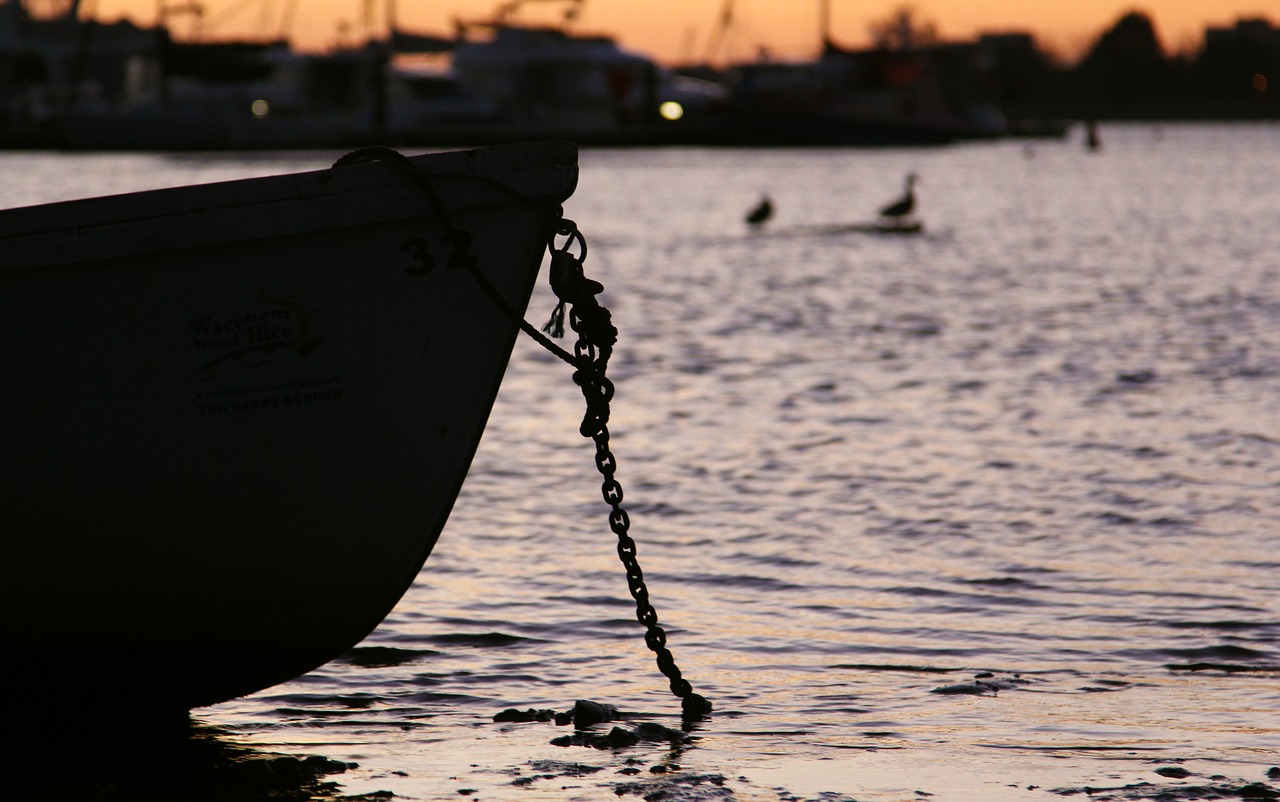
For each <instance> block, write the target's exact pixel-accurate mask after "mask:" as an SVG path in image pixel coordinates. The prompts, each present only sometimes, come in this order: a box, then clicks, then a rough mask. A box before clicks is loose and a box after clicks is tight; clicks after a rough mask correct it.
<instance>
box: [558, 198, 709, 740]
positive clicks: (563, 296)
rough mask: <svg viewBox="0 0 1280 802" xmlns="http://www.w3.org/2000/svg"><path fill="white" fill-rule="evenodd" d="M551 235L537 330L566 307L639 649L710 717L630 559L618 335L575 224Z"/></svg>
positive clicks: (587, 427)
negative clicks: (615, 438)
mask: <svg viewBox="0 0 1280 802" xmlns="http://www.w3.org/2000/svg"><path fill="white" fill-rule="evenodd" d="M557 233H558V234H560V235H562V236H564V237H566V241H565V243H564V245H563V247H559V248H557V247H556V245H555V241H554V238H553V239H552V242H551V244H550V248H551V286H552V289H553V290H554V291H555V293H556V297H557V298H559V300H560V303H559V304H558V305H557V307H556V311H555V312H553V313H552V318H551V321H549V322H548V324H547V326H545V327H544V328H543V330H544V331H548V332H550V333H551V334H552V336H556V335H557V334H558V333H560V332H562V331H563V318H564V315H565V307H566V305H567V306H568V318H569V326H570V328H572V329H573V331H574V332H576V333H577V342H576V343H575V344H574V347H573V354H574V364H575V365H576V367H577V370H575V371H574V374H573V381H574V383H576V384H577V385H578V387H579V388H580V389H581V390H582V397H583V398H584V399H585V400H586V404H587V409H586V413H585V415H584V416H583V418H582V424H581V425H580V426H579V427H578V431H579V432H580V433H581V434H582V436H583V437H588V438H590V439H591V440H592V441H593V442H594V443H595V446H596V470H598V471H599V472H600V475H601V477H603V481H602V482H601V484H600V494H601V496H603V498H604V502H605V503H606V504H608V505H609V529H610V530H611V531H612V532H613V533H614V534H615V535H617V537H618V558H619V559H620V560H621V561H622V565H623V568H624V569H625V570H626V574H627V589H628V590H629V591H630V592H631V598H632V599H634V600H635V603H636V620H638V621H639V622H640V623H641V624H643V625H644V626H645V629H646V631H645V638H644V642H645V645H646V646H648V647H649V649H650V650H651V651H653V653H654V655H655V656H656V658H657V663H658V670H659V671H661V672H662V674H663V675H664V676H665V677H666V678H667V679H668V680H669V681H670V687H671V693H673V694H675V695H676V696H677V697H679V698H680V700H681V706H682V707H683V709H684V713H685V715H686V716H691V717H697V716H702V715H705V714H706V713H708V712H710V710H711V703H710V702H709V701H707V699H706V698H704V697H702V696H700V695H698V694H696V693H694V692H693V686H692V685H690V684H689V681H688V680H687V679H685V678H684V676H683V675H682V674H681V672H680V668H679V667H678V666H677V665H676V661H675V657H674V656H673V655H672V654H671V650H670V649H668V648H667V632H666V630H665V629H663V628H662V627H661V626H660V625H659V624H658V612H657V610H655V609H654V607H653V604H652V603H651V602H650V601H649V589H648V587H647V586H646V585H645V581H644V571H643V570H641V568H640V562H639V559H638V558H637V555H636V542H635V540H634V539H633V538H632V537H631V516H629V515H628V514H627V511H626V510H625V509H624V508H623V506H622V500H623V490H622V485H621V483H619V482H618V480H617V478H616V477H615V474H616V471H617V465H618V463H617V459H616V458H615V457H614V455H613V452H612V451H611V450H610V449H609V403H610V402H611V401H612V400H613V394H614V386H613V382H612V381H610V379H609V377H608V376H607V375H606V374H607V372H608V367H609V357H610V356H612V354H613V346H614V344H615V343H616V342H617V339H618V330H617V328H615V327H614V325H613V321H612V315H611V314H610V312H609V310H608V309H606V308H605V307H603V306H601V305H600V303H599V301H597V300H596V295H597V294H599V293H600V292H602V291H603V290H604V286H603V285H601V284H599V283H598V282H595V281H592V280H591V279H589V278H587V277H586V276H585V274H584V273H583V270H582V262H583V260H584V259H585V258H586V255H587V244H586V240H585V239H584V238H583V236H582V233H581V232H579V231H578V227H577V225H576V224H574V222H573V221H572V220H564V219H562V220H561V221H560V225H559V227H558V228H557ZM575 243H576V244H578V245H579V246H580V248H581V254H580V255H579V256H574V255H573V254H572V253H571V248H572V247H573V245H574V244H575Z"/></svg>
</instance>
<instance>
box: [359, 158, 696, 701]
mask: <svg viewBox="0 0 1280 802" xmlns="http://www.w3.org/2000/svg"><path fill="white" fill-rule="evenodd" d="M363 161H383V162H386V163H388V164H390V165H392V166H393V167H395V168H396V169H398V170H400V171H402V172H403V173H405V174H406V175H408V176H409V177H410V178H412V179H413V180H414V181H415V182H416V183H417V184H418V186H419V187H420V188H421V189H422V191H423V193H424V194H425V196H426V198H427V201H428V202H429V203H430V205H431V207H432V209H433V210H434V211H435V213H436V215H437V217H438V218H439V220H440V223H441V225H442V226H443V227H444V229H445V234H444V238H443V244H446V245H452V246H453V248H452V253H451V254H450V256H449V262H448V265H449V267H451V268H455V267H457V268H465V269H466V270H467V272H468V273H470V274H471V276H472V278H474V279H475V281H476V283H477V284H478V285H479V286H480V288H481V289H482V290H483V291H484V293H485V294H486V295H488V296H489V298H490V300H492V301H493V303H494V305H495V306H497V307H498V309H500V310H501V311H502V312H503V314H505V315H506V316H507V317H509V318H511V319H512V320H513V321H515V323H516V324H517V325H518V326H519V327H520V329H521V330H522V331H524V332H525V333H526V334H528V335H529V336H530V337H531V338H532V339H533V340H535V341H536V342H537V343H538V344H539V345H541V346H542V347H543V348H545V349H547V351H549V352H551V353H552V354H554V355H555V356H557V357H559V358H560V359H562V360H564V361H565V362H567V363H569V364H570V365H572V366H573V367H574V368H575V370H574V373H573V381H574V383H576V384H577V385H578V387H579V388H580V389H581V390H582V396H583V398H584V399H585V400H586V403H587V411H586V414H585V415H584V416H583V419H582V424H581V425H580V426H579V427H578V431H579V432H580V433H581V434H582V436H583V437H588V438H590V439H591V440H592V441H593V442H594V443H595V446H596V469H597V470H598V471H599V472H600V475H601V476H602V477H604V481H603V482H602V484H601V486H600V490H601V494H602V495H603V496H604V500H605V503H606V504H608V505H609V529H610V530H611V531H612V532H613V533H614V534H615V535H617V537H618V557H619V559H620V560H621V561H622V565H623V568H624V569H625V570H626V574H627V589H628V590H629V591H630V592H631V598H632V599H634V600H635V603H636V620H638V621H639V622H640V623H641V624H643V625H644V626H645V637H644V642H645V645H646V646H648V647H649V649H650V650H651V651H652V652H653V653H654V655H655V656H656V658H657V663H658V670H659V671H661V672H662V674H663V676H665V677H666V678H667V679H668V680H669V681H670V687H671V693H672V694H674V695H675V696H677V697H678V698H679V699H680V703H681V708H682V709H683V711H684V715H685V717H686V718H687V719H697V718H701V717H702V716H705V715H706V714H707V713H709V712H711V702H710V701H708V700H707V699H706V698H705V697H703V696H701V695H699V694H697V693H694V692H693V686H692V685H690V684H689V681H688V680H687V679H685V678H684V676H683V675H682V674H681V672H680V668H679V666H677V665H676V661H675V657H674V656H673V655H672V654H671V650H670V649H668V648H667V632H666V630H665V629H663V628H662V626H661V625H659V623H658V612H657V610H655V609H654V607H653V603H652V602H651V601H650V600H649V589H648V587H647V586H646V585H645V581H644V571H642V570H641V568H640V562H639V559H638V558H637V555H636V542H635V540H634V539H633V538H632V537H631V534H630V529H631V518H630V516H629V515H628V514H627V511H626V510H625V509H623V507H622V498H623V492H622V485H621V484H620V483H619V482H618V480H617V478H616V476H615V474H616V472H617V461H616V460H615V458H614V456H613V452H612V451H611V450H610V449H609V402H610V401H612V400H613V392H614V387H613V382H612V381H611V380H610V379H609V377H608V376H607V375H606V374H607V371H608V366H609V357H610V356H612V355H613V346H614V344H615V343H617V341H618V330H617V329H616V328H615V327H614V325H613V321H612V315H611V313H610V312H609V310H608V309H607V308H606V307H604V306H602V305H601V304H600V302H599V301H597V300H596V296H597V295H599V294H600V293H601V292H603V291H604V285H603V284H601V283H599V282H598V281H593V280H592V279H589V278H587V277H586V275H585V274H584V273H583V268H582V263H583V261H584V260H585V259H586V258H587V241H586V238H584V237H583V236H582V232H580V231H579V230H578V226H577V224H576V223H574V222H573V221H572V220H568V219H565V218H564V217H560V218H559V222H558V223H557V225H556V228H555V230H554V231H553V233H552V235H551V239H550V242H548V243H547V247H548V249H549V250H550V252H551V270H550V273H551V275H550V279H551V289H552V291H553V292H554V293H555V295H556V298H557V299H558V303H557V304H556V307H555V310H554V311H553V312H552V314H551V319H550V320H549V321H548V322H547V324H546V325H545V326H543V329H542V331H538V330H537V329H536V328H534V327H533V326H532V325H530V324H529V322H528V321H527V320H525V319H524V317H523V316H522V315H520V314H518V313H517V312H516V311H515V310H514V309H512V308H511V305H510V304H508V303H507V302H506V299H504V298H503V297H502V295H501V294H500V293H499V292H498V291H497V288H495V287H494V286H493V284H492V283H490V281H489V279H488V278H486V277H485V275H484V273H483V272H482V271H481V270H480V266H479V263H478V260H477V259H476V257H475V255H474V254H472V253H471V250H470V248H471V233H470V232H469V231H467V230H465V229H461V228H458V227H456V226H455V225H454V224H453V221H452V220H451V219H450V216H449V213H448V210H447V209H446V208H445V206H444V204H443V203H442V202H441V200H440V197H439V196H438V195H437V194H436V191H435V187H434V186H432V184H431V181H430V179H429V178H428V176H427V175H425V174H424V173H422V172H420V171H419V170H418V169H417V168H415V167H414V166H413V163H412V162H411V161H410V160H409V159H408V158H406V157H405V156H404V155H403V154H401V153H400V152H399V151H396V150H394V149H392V148H386V147H368V148H361V149H359V150H356V151H353V152H351V153H348V154H346V155H345V156H343V157H342V158H340V159H338V160H337V161H336V162H335V163H334V167H340V166H343V165H346V164H354V163H357V162H363ZM556 236H563V237H565V242H564V245H563V246H561V247H557V246H556V243H555V238H556ZM575 245H576V246H577V248H578V250H579V251H580V253H579V255H577V256H575V255H574V254H573V253H572V250H573V247H574V246H575ZM566 316H567V317H568V320H569V325H570V327H571V328H572V329H573V331H574V332H576V333H577V342H576V343H574V347H573V353H572V354H570V353H568V352H567V351H565V350H564V349H563V348H561V347H560V346H558V345H556V344H555V343H554V342H552V341H551V340H550V339H548V338H547V336H546V334H550V335H551V336H552V337H556V338H559V337H562V336H564V322H565V318H566ZM543 332H546V334H544V333H543Z"/></svg>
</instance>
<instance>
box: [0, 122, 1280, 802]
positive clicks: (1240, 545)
mask: <svg viewBox="0 0 1280 802" xmlns="http://www.w3.org/2000/svg"><path fill="white" fill-rule="evenodd" d="M1102 136H1103V148H1102V150H1101V151H1100V152H1096V153H1090V152H1088V151H1086V150H1085V149H1084V147H1083V146H1082V145H1081V143H1080V142H1079V141H1078V139H1068V140H1066V141H1063V142H1035V143H1029V144H1028V143H1021V142H998V143H985V144H977V145H965V146H956V147H948V148H939V149H901V150H872V151H861V150H796V151H787V150H783V151H753V150H722V151H721V150H698V149H666V150H625V151H588V152H584V153H583V154H582V158H581V164H582V178H581V183H580V186H579V189H578V191H577V193H576V194H575V196H574V197H573V198H572V199H571V200H570V201H569V203H568V205H567V208H566V214H567V216H569V217H571V218H573V219H575V220H576V221H577V222H578V223H579V225H580V226H581V228H582V230H583V232H584V233H585V234H586V236H587V238H588V241H589V243H590V252H589V255H588V258H587V268H588V273H589V274H591V275H592V276H594V277H595V278H597V279H599V280H600V281H602V282H603V283H604V284H605V286H606V293H605V295H604V296H603V299H604V302H605V303H606V304H607V305H609V306H610V307H611V308H612V310H613V313H614V318H615V322H616V323H617V324H618V326H619V328H620V330H621V341H620V344H619V347H618V350H617V353H616V355H615V357H614V360H613V364H612V373H613V377H614V379H615V381H616V382H617V386H618V394H617V397H616V399H615V402H614V407H613V418H612V423H611V428H612V432H613V445H614V451H615V453H616V454H617V457H618V459H619V461H620V471H619V478H620V480H621V481H622V483H623V485H624V487H625V488H626V492H627V496H626V499H627V506H628V509H629V510H630V512H631V516H632V533H633V534H634V535H635V536H636V538H637V540H638V541H639V543H640V557H641V562H642V564H643V566H644V568H645V574H646V577H647V578H648V581H649V585H650V591H651V593H652V594H653V597H654V600H655V603H656V605H657V607H658V610H659V613H660V615H661V618H662V620H663V622H664V623H665V624H666V625H667V626H668V628H669V630H670V635H671V645H672V647H673V650H674V652H675V655H676V658H677V660H678V661H679V663H680V665H681V667H682V669H683V670H684V672H685V674H686V675H687V676H688V677H689V678H690V679H691V680H692V681H693V683H694V685H695V687H696V689H697V690H698V691H699V692H701V693H703V694H705V695H706V696H708V697H710V698H711V699H712V701H713V702H714V703H715V705H716V711H715V713H714V714H713V715H712V716H711V717H710V718H709V719H707V720H705V721H703V722H701V723H699V724H698V725H697V726H696V727H695V728H694V729H692V730H691V732H690V735H691V736H692V739H691V741H690V742H688V743H686V744H681V745H672V744H669V743H666V742H647V743H642V744H640V745H638V746H635V747H631V748H629V749H622V750H598V749H592V748H589V747H561V746H555V745H552V744H551V740H552V739H553V738H556V737H557V736H561V735H564V734H566V730H565V729H563V728H558V727H556V726H555V725H554V724H550V723H527V724H497V723H494V722H493V721H492V717H493V715H494V714H495V713H497V712H499V711H501V710H503V709H504V708H508V707H518V708H527V707H533V708H554V709H565V708H567V707H570V706H572V704H573V701H574V700H575V699H579V698H584V699H595V700H598V701H601V702H606V703H610V704H614V705H617V706H618V707H619V708H621V709H623V710H626V711H634V712H635V714H636V718H635V719H634V720H633V721H632V722H631V723H633V724H634V723H635V722H636V721H641V720H643V721H656V722H661V723H664V724H666V725H668V726H671V727H679V726H680V719H679V707H678V704H677V703H676V702H675V700H674V699H672V698H671V697H669V696H668V695H667V694H666V692H665V685H666V683H665V681H664V680H663V679H662V678H661V677H660V676H658V675H657V673H656V671H655V669H654V667H653V663H652V660H651V659H650V656H649V654H648V652H647V651H646V650H645V649H644V645H643V642H642V640H641V634H642V632H641V630H640V629H639V627H638V625H637V624H636V623H635V621H634V618H633V615H632V612H631V607H630V601H629V599H628V598H627V594H626V587H625V583H624V580H623V576H622V573H621V568H620V567H619V566H618V564H617V559H616V555H615V554H614V548H613V542H612V541H613V535H612V534H611V533H610V532H609V530H608V527H607V524H606V521H605V514H606V512H607V508H606V507H604V505H603V504H602V502H601V500H600V496H599V491H598V484H599V482H598V478H597V477H596V476H595V475H594V462H593V449H592V446H591V444H590V443H589V442H588V441H586V440H583V439H582V438H581V437H579V436H578V434H577V425H578V419H579V417H580V403H581V400H580V396H579V395H578V392H577V389H576V387H574V386H573V384H572V383H571V381H570V380H569V377H568V375H567V369H566V368H565V366H564V365H563V364H562V363H560V362H558V361H557V360H555V359H553V358H551V357H549V356H547V355H546V354H544V353H543V352H541V350H540V349H539V347H538V346H537V345H536V344H534V343H532V342H530V341H527V340H523V341H522V342H521V343H520V344H519V345H518V346H517V351H516V354H515V356H514V358H513V360H512V365H511V368H510V371H509V373H508V376H507V380H506V382H505V384H504V386H503V389H502V392H501V394H500V396H499V399H498V403H497V405H496V407H495V409H494V413H493V416H492V418H491V421H490V425H489V428H488V430H487V432H486V434H485V439H484V441H483V443H482V444H481V448H480V450H479V453H478V455H477V457H476V460H475V463H474V465H473V468H472V471H471V474H470V475H469V478H468V480H467V483H466V485H465V487H464V489H463V492H462V495H461V496H460V498H459V501H458V505H457V507H456V509H455V511H454V513H453V516H452V518H451V519H450V522H449V525H448V526H447V528H446V530H445V532H444V535H443V536H442V537H441V540H440V543H439V544H438V546H437V547H436V551H435V553H434V554H433V555H432V557H431V559H430V560H429V562H428V564H427V566H426V568H425V569H424V571H423V573H422V575H421V577H420V579H419V581H418V582H417V584H416V585H415V586H414V587H413V588H412V589H411V591H410V592H409V593H408V595H407V596H406V597H405V598H404V600H403V601H402V602H401V604H400V605H399V606H398V607H397V609H396V610H395V611H394V612H393V613H392V615H391V616H390V617H389V618H388V619H387V620H386V622H385V623H384V624H383V626H382V627H380V628H379V629H378V630H377V631H376V632H375V633H374V634H373V635H371V636H370V638H369V639H368V640H367V641H366V642H365V643H364V644H362V646H361V647H360V648H359V649H357V650H356V651H355V652H353V653H352V654H351V655H348V656H347V657H346V658H344V659H341V660H338V661H335V662H334V663H331V664H330V665H327V666H325V667H323V668H321V669H320V670H318V671H316V672H314V673H312V674H310V675H308V676H306V677H302V678H300V679H298V680H296V681H294V682H291V683H288V684H286V685H282V686H279V687H277V688H273V689H270V690H267V691H264V692H262V693H259V694H256V695H254V696H252V697H249V698H246V699H242V700H238V701H234V702H230V703H227V704H223V705H219V706H216V707H214V708H209V709H205V710H200V711H197V712H196V714H195V717H196V719H197V720H199V721H201V722H205V723H208V724H210V725H216V726H218V727H221V728H223V729H224V730H225V731H226V732H227V733H228V734H227V735H226V737H227V738H228V739H230V740H231V741H234V742H235V743H238V744H247V745H251V746H255V747H258V748H261V749H262V750H264V751H269V752H280V753H285V754H293V755H323V756H324V757H326V758H329V759H332V760H336V761H342V762H346V763H356V764H359V765H358V767H355V768H349V769H348V770H347V771H345V772H343V773H341V774H339V775H335V776H334V777H333V778H332V779H334V780H335V781H337V782H338V783H340V784H341V786H340V788H339V789H338V791H337V792H338V793H342V794H348V795H356V794H369V793H372V792H375V791H390V792H392V793H394V794H395V795H397V796H399V797H402V798H408V799H422V800H432V799H454V798H458V797H459V795H463V796H466V797H468V798H478V799H486V798H487V799H525V800H557V801H559V800H578V799H584V800H585V799H591V800H594V799H607V798H615V795H621V796H622V797H624V798H626V797H628V796H632V795H634V796H636V798H640V797H643V796H645V795H646V794H647V795H654V794H658V793H663V792H665V793H667V794H668V796H667V797H666V798H673V799H716V800H720V799H728V800H733V799H737V800H774V799H779V800H793V799H823V800H839V799H858V800H885V801H888V800H904V799H919V798H934V799H939V800H947V802H951V801H953V800H954V801H955V802H970V801H972V802H978V801H979V800H983V801H985V800H991V799H1026V800H1035V799H1061V798H1063V797H1064V795H1072V794H1076V793H1080V794H1083V789H1085V788H1090V789H1093V791H1094V793H1093V796H1092V798H1095V799H1096V798H1111V799H1147V798H1157V797H1158V796H1159V795H1160V794H1166V795H1172V796H1166V797H1164V798H1174V799H1176V798H1196V797H1195V794H1197V793H1199V794H1201V795H1202V797H1203V796H1204V795H1206V794H1208V795H1212V794H1213V793H1220V794H1221V795H1224V796H1225V795H1229V794H1232V795H1237V796H1238V793H1237V792H1238V791H1239V790H1240V789H1241V788H1248V787H1251V785H1250V784H1255V783H1265V784H1269V787H1271V788H1277V787H1280V778H1276V777H1271V778H1268V776H1267V770H1268V769H1269V768H1270V767H1272V766H1276V765H1277V764H1280V757H1278V753H1280V724H1278V722H1280V715H1277V713H1278V712H1280V603H1278V601H1277V599H1278V596H1280V594H1278V591H1280V549H1278V548H1277V546H1278V544H1280V502H1278V499H1280V432H1278V431H1277V426H1276V423H1277V421H1278V420H1280V181H1278V180H1277V177H1280V126H1275V125H1211V126H1174V125H1168V126H1162V127H1154V126H1110V127H1105V126H1104V127H1103V129H1102ZM335 155H336V154H324V153H302V154H264V155H256V156H249V157H239V156H237V157H230V156H176V157H175V156H162V155H145V154H135V155H94V154H85V155H68V154H0V168H2V169H3V171H4V174H5V176H6V182H5V187H4V189H3V190H0V205H4V206H15V205H21V204H25V203H34V202H41V201H45V200H51V199H61V198H69V197H77V196H84V195H93V194H105V193H110V192H118V191H126V190H132V189H139V188H146V187H153V186H159V185H168V184H182V183H193V182H197V181H208V180H220V179H224V178H231V177H238V176H244V175H262V174H268V173H273V172H279V171H284V170H298V169H311V168H318V167H324V166H327V165H328V164H329V163H330V162H331V161H332V159H333V157H334V156H335ZM908 172H915V173H917V174H919V176H920V178H921V181H920V184H919V185H918V187H917V194H918V197H919V201H920V212H921V214H920V216H921V219H922V220H923V221H924V223H925V232H924V234H922V235H920V236H900V235H899V236H884V235H873V234H867V233H859V232H857V231H854V230H850V229H849V224H853V223H863V222H867V221H870V220H871V219H872V218H873V216H874V212H875V210H876V209H877V208H878V207H879V206H880V205H883V204H884V203H886V202H888V201H889V200H892V199H893V198H894V197H895V196H896V194H897V193H898V192H899V191H900V189H901V183H902V179H903V176H904V175H905V174H906V173H908ZM766 191H767V192H768V193H769V194H770V195H771V196H772V198H773V200H774V203H775V206H776V208H777V213H776V216H775V217H774V218H773V219H772V220H771V221H769V223H768V224H766V226H764V227H763V228H761V229H759V230H756V231H749V230H747V227H746V226H745V225H744V224H743V221H742V215H743V214H744V213H745V212H746V211H747V210H748V209H749V208H750V207H751V206H752V205H754V203H755V201H756V200H757V199H758V198H759V196H760V194H761V193H763V192H766ZM551 307H552V299H551V296H550V295H549V293H548V292H547V291H546V290H545V289H540V290H539V291H538V293H537V295H536V296H535V299H534V302H533V305H532V307H531V309H530V313H529V316H530V318H531V319H532V320H535V321H536V322H539V323H540V322H541V320H542V318H543V317H544V316H545V315H546V314H547V313H548V312H549V311H550V309H551ZM353 535H354V536H359V533H353ZM68 726H69V727H75V726H76V724H75V723H71V724H69V725H68ZM50 748H51V749H55V748H56V747H50ZM655 769H656V771H655ZM1157 769H1159V770H1161V771H1160V772H1157ZM1179 770H1181V771H1179ZM11 771H13V769H12V768H11ZM1276 773H1277V774H1280V772H1276ZM1184 775H1185V776H1184ZM1099 789H1102V790H1099ZM1197 789H1199V790H1197ZM1215 789H1216V790H1215ZM1255 790H1257V789H1255ZM658 798H661V797H658Z"/></svg>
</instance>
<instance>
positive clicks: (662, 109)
mask: <svg viewBox="0 0 1280 802" xmlns="http://www.w3.org/2000/svg"><path fill="white" fill-rule="evenodd" d="M658 113H659V114H661V115H662V119H664V120H678V119H680V118H681V117H683V116H684V106H681V105H680V104H679V103H677V102H675V101H674V100H668V101H667V102H666V103H663V104H662V105H661V106H659V107H658Z"/></svg>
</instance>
